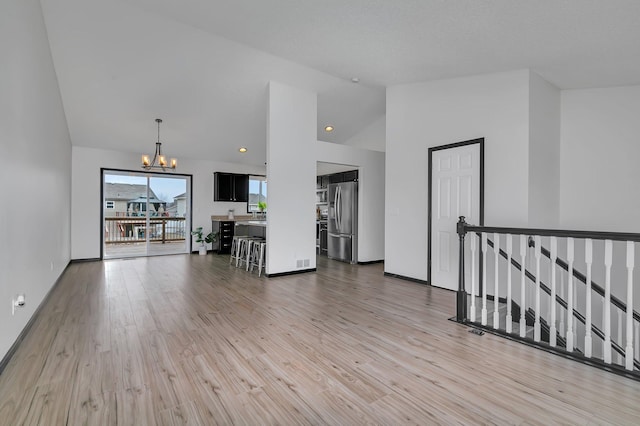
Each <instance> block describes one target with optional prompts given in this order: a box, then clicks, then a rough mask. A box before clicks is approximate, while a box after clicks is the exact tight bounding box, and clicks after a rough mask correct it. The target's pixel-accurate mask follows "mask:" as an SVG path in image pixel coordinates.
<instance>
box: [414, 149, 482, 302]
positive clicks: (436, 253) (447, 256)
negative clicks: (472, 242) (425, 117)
mask: <svg viewBox="0 0 640 426" xmlns="http://www.w3.org/2000/svg"><path fill="white" fill-rule="evenodd" d="M428 198H429V214H428V221H429V239H428V248H427V256H428V259H427V279H428V282H429V284H431V285H433V286H436V287H442V288H446V289H449V290H457V289H458V259H459V251H458V250H459V246H458V245H459V242H458V235H457V234H456V223H457V222H458V218H459V217H460V216H464V217H465V220H466V222H467V223H470V224H474V225H476V224H477V225H483V224H484V138H482V139H474V140H470V141H465V142H460V143H455V144H450V145H444V146H440V147H435V148H430V149H429V196H428ZM468 249H469V246H468V245H467V250H468ZM467 269H468V268H467Z"/></svg>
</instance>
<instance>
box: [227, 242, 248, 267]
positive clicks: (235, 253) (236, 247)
mask: <svg viewBox="0 0 640 426" xmlns="http://www.w3.org/2000/svg"><path fill="white" fill-rule="evenodd" d="M247 238H249V236H248V235H234V236H233V240H232V241H231V257H230V258H229V263H233V262H234V261H235V263H236V267H238V262H239V260H240V252H241V250H240V249H241V247H242V244H244V243H242V240H243V239H247Z"/></svg>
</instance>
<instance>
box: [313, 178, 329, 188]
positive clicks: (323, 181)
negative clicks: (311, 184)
mask: <svg viewBox="0 0 640 426" xmlns="http://www.w3.org/2000/svg"><path fill="white" fill-rule="evenodd" d="M327 185H329V175H324V176H318V177H317V178H316V189H327Z"/></svg>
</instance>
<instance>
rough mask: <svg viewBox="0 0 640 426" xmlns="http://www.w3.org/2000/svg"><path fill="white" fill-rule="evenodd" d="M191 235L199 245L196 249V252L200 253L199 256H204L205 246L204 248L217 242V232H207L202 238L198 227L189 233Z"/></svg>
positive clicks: (200, 228)
mask: <svg viewBox="0 0 640 426" xmlns="http://www.w3.org/2000/svg"><path fill="white" fill-rule="evenodd" d="M191 235H194V236H195V237H196V243H200V247H198V252H199V253H200V256H204V255H205V254H207V246H206V244H209V243H213V242H216V241H218V233H217V232H209V233H208V234H207V235H206V236H205V237H204V238H203V237H202V226H199V227H197V228H196V229H195V230H193V231H191Z"/></svg>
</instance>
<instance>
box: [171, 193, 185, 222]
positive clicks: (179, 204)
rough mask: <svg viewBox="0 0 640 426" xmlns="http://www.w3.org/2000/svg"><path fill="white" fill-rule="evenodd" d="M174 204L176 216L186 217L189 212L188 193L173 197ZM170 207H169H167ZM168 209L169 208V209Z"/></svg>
mask: <svg viewBox="0 0 640 426" xmlns="http://www.w3.org/2000/svg"><path fill="white" fill-rule="evenodd" d="M173 205H174V206H175V207H174V208H175V215H172V216H176V217H186V214H187V193H186V192H185V193H182V194H180V195H176V196H175V197H173ZM167 209H168V208H167ZM167 211H168V210H167Z"/></svg>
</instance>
